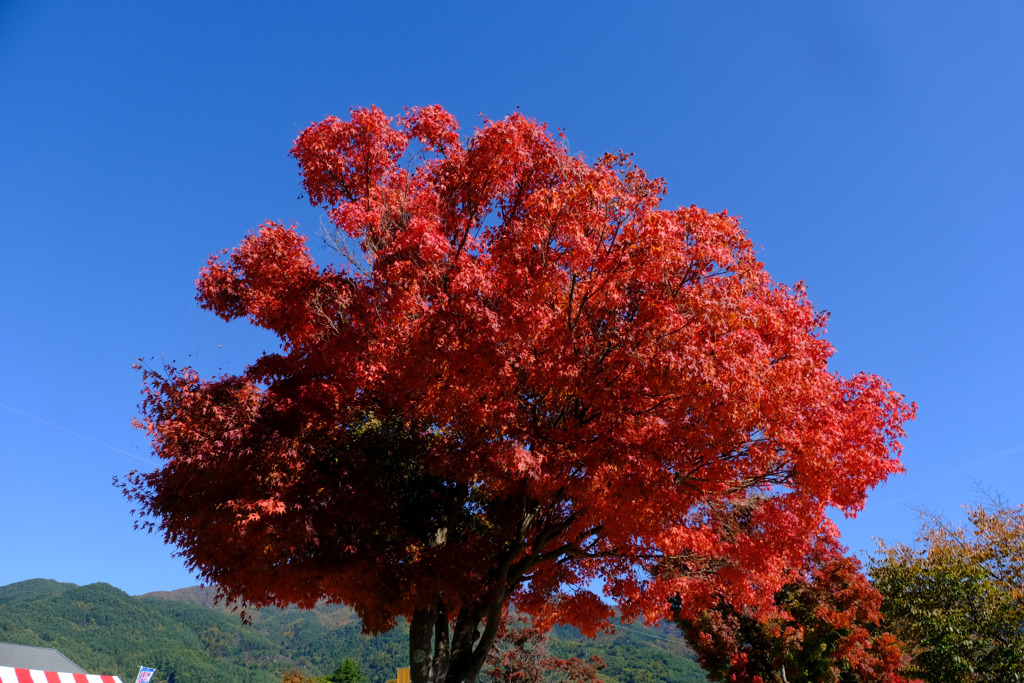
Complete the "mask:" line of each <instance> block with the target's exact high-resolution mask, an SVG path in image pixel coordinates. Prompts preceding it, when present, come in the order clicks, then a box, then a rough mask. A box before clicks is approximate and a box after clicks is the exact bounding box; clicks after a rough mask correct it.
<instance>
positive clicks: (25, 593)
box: [0, 579, 706, 683]
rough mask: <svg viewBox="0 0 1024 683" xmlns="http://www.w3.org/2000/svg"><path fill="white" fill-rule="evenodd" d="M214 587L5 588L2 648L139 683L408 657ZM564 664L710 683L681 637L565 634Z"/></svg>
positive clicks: (622, 630)
mask: <svg viewBox="0 0 1024 683" xmlns="http://www.w3.org/2000/svg"><path fill="white" fill-rule="evenodd" d="M213 598H214V590H213V589H210V588H202V587H195V588H184V589H181V590H177V591H169V592H162V593H150V594H148V595H143V596H139V597H132V596H130V595H128V594H127V593H125V592H124V591H121V590H118V589H117V588H114V587H113V586H110V585H108V584H105V583H94V584H91V585H88V586H76V585H74V584H69V583H58V582H56V581H50V580H45V579H33V580H31V581H23V582H20V583H15V584H11V585H9V586H4V587H0V641H3V642H10V643H18V644H21V645H36V646H40V647H53V648H56V649H58V650H60V651H61V652H63V653H64V654H65V655H67V656H68V657H70V658H71V659H73V660H75V661H76V662H77V663H78V664H79V665H81V666H82V667H84V668H85V669H86V670H87V671H93V672H102V673H116V674H118V675H119V676H120V677H121V678H122V680H124V681H132V680H135V674H136V673H137V672H138V668H139V666H151V667H154V668H156V669H157V674H156V676H155V677H154V679H153V680H154V682H155V683H220V682H222V681H223V682H225V683H278V682H279V681H280V680H281V677H282V675H283V673H284V672H286V671H288V670H292V669H298V670H300V671H303V672H305V673H307V674H308V675H315V676H323V675H327V674H328V673H330V672H331V671H333V670H334V668H335V666H337V664H338V663H339V662H340V661H341V660H342V659H344V658H346V657H348V658H351V659H352V660H354V661H355V662H357V663H359V664H360V666H361V667H362V670H363V672H364V673H365V674H366V679H367V682H368V683H384V681H386V680H388V679H390V678H393V677H394V675H395V669H396V668H397V667H398V666H404V665H406V662H407V657H408V654H407V653H408V650H407V648H408V644H407V643H408V640H407V639H408V627H407V626H406V625H405V624H401V623H400V624H399V625H398V626H396V627H395V629H393V630H392V631H390V632H389V633H386V634H384V635H381V636H377V637H369V636H366V635H363V634H362V632H361V627H360V623H359V620H358V619H357V618H356V616H355V614H354V613H353V612H352V610H350V609H349V608H347V607H343V606H339V605H327V604H322V605H320V606H318V607H317V608H316V609H313V610H299V609H297V608H294V607H293V608H287V609H277V608H265V609H259V610H251V611H250V612H248V616H249V618H250V620H251V621H250V623H249V624H247V625H245V624H242V622H241V619H240V618H239V615H237V614H235V613H232V611H231V610H230V609H229V608H227V607H224V606H223V605H215V604H214V599H213ZM551 650H552V652H553V653H554V654H556V655H558V656H561V657H569V656H572V655H574V654H577V655H580V656H584V657H589V656H590V655H592V654H599V655H600V656H601V657H602V658H603V659H604V660H605V661H606V662H607V664H608V667H607V669H605V671H604V672H603V674H604V676H603V678H604V680H606V681H607V683H661V682H665V683H667V682H669V681H673V682H684V683H697V682H698V681H701V682H702V681H705V680H706V678H705V677H704V674H703V673H702V672H701V670H700V668H699V667H698V666H697V665H696V664H695V663H694V661H693V653H692V651H691V650H690V649H689V648H688V647H687V646H686V644H685V641H683V639H682V638H681V637H680V636H679V633H678V631H676V630H675V629H674V628H670V627H666V628H662V629H645V628H643V627H642V626H638V625H629V626H620V627H619V628H618V630H617V631H616V633H614V634H604V635H601V636H598V638H597V639H596V640H594V641H590V640H587V639H586V638H583V637H582V636H580V634H579V633H578V632H577V631H575V630H574V629H569V628H562V627H559V628H558V629H556V630H555V632H554V633H553V634H552V641H551Z"/></svg>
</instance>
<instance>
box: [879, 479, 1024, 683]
mask: <svg viewBox="0 0 1024 683" xmlns="http://www.w3.org/2000/svg"><path fill="white" fill-rule="evenodd" d="M870 574H871V578H872V581H873V582H874V585H875V586H876V587H877V588H878V590H879V591H880V592H881V593H882V595H884V596H885V600H884V601H883V603H882V612H883V615H884V617H885V621H886V624H887V627H888V628H891V629H892V630H893V632H894V633H897V634H898V635H899V636H900V637H901V638H903V639H904V640H905V641H906V642H907V643H909V644H910V645H911V646H912V648H911V651H910V652H911V654H912V656H913V659H912V661H911V666H910V667H909V669H908V671H909V672H910V673H912V674H914V675H918V676H921V677H922V678H924V679H926V680H927V681H929V682H930V683H932V682H934V683H946V682H947V681H948V682H949V683H953V682H956V683H961V682H963V683H974V682H978V683H981V682H988V681H991V682H992V683H995V682H996V681H1016V680H1021V679H1024V505H1021V506H1016V507H1014V506H1010V505H1007V504H1005V503H1004V502H1003V501H1001V500H999V499H995V500H992V501H990V503H988V504H981V505H974V506H969V507H968V508H967V524H966V525H963V526H959V525H955V524H953V523H951V522H949V521H947V520H944V519H942V518H941V517H938V516H933V515H926V516H925V523H924V526H923V528H922V530H921V534H920V536H919V538H918V544H917V546H908V545H904V544H897V545H895V546H885V545H884V544H883V545H882V546H881V553H880V555H879V556H878V557H876V558H875V559H874V560H873V562H872V564H871V567H870Z"/></svg>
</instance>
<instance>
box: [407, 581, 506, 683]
mask: <svg viewBox="0 0 1024 683" xmlns="http://www.w3.org/2000/svg"><path fill="white" fill-rule="evenodd" d="M501 597H504V596H501ZM503 607H504V600H502V599H500V598H498V599H495V600H493V601H492V602H490V603H489V604H484V603H480V604H478V605H476V606H474V607H473V608H471V609H470V608H465V609H462V610H459V614H458V616H457V617H456V619H455V623H454V624H453V625H452V629H451V632H450V633H449V623H448V614H447V610H446V608H445V605H444V603H443V602H442V601H441V600H440V599H438V600H437V602H436V603H435V607H434V608H432V609H423V610H417V611H416V612H415V613H414V614H413V617H412V621H411V622H410V624H409V674H410V678H411V680H412V683H473V682H474V681H476V678H477V676H479V675H480V670H481V669H483V665H484V662H486V661H487V654H488V653H489V652H490V650H491V647H493V645H494V640H495V638H496V637H497V635H498V627H499V625H500V621H501V612H502V608H503ZM481 627H482V629H481Z"/></svg>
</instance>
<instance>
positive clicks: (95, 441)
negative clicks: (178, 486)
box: [0, 403, 153, 465]
mask: <svg viewBox="0 0 1024 683" xmlns="http://www.w3.org/2000/svg"><path fill="white" fill-rule="evenodd" d="M0 408H6V409H7V410H9V411H11V412H12V413H17V414H18V415H22V416H24V417H27V418H29V419H31V420H35V421H36V422H42V423H43V424H44V425H49V426H50V427H53V428H54V429H59V430H60V431H62V432H67V433H68V434H71V435H72V436H77V437H78V438H79V439H85V440H86V441H92V442H93V443H94V444H96V445H98V446H103V447H104V448H109V449H110V450H112V451H117V452H118V453H122V454H124V455H127V456H128V457H129V458H135V459H136V460H141V461H142V462H145V463H148V464H150V465H152V464H153V462H152V461H151V460H149V459H147V458H143V457H142V456H139V455H135V454H134V453H129V452H128V451H125V450H121V449H120V448H117V447H116V446H111V445H110V444H109V443H103V442H102V441H99V440H98V439H94V438H92V437H91V436H86V435H85V434H79V433H78V432H74V431H71V430H70V429H68V428H67V427H61V426H60V425H59V424H54V423H52V422H50V421H49V420H44V419H43V418H41V417H36V416H35V415H29V414H28V413H26V412H25V411H23V410H18V409H17V408H12V407H10V406H8V405H4V404H3V403H0Z"/></svg>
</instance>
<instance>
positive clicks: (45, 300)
mask: <svg viewBox="0 0 1024 683" xmlns="http://www.w3.org/2000/svg"><path fill="white" fill-rule="evenodd" d="M627 5H628V6H627ZM1022 35H1024V2H1021V0H1005V1H994V0H993V1H989V0H978V1H977V2H968V3H965V2H935V1H934V0H933V1H930V2H921V1H911V2H891V1H889V0H885V1H865V0H858V1H852V0H837V1H833V2H818V1H815V2H810V1H808V2H782V3H764V2H760V1H755V0H747V1H743V0H737V1H735V2H635V3H619V2H614V3H613V2H607V3H602V2H577V3H569V2H566V3H560V2H519V3H484V2H472V3H469V2H465V3H456V2H447V3H446V2H437V3H433V2H429V3H428V2H391V3H346V2H331V3H327V2H324V3H319V4H313V3H301V2H295V3H277V2H275V3H261V2H253V1H250V2H244V3H242V2H237V3H231V2H225V3H213V2H202V3H200V2H176V3H149V2H137V1H136V2H95V3H87V2H51V1H49V0H31V1H30V0H23V1H18V0H14V1H13V2H12V1H11V0H6V1H5V0H0V209H2V215H3V218H4V220H3V225H4V227H3V241H2V251H0V253H2V258H3V267H2V268H0V292H2V298H0V302H2V303H0V326H2V327H0V330H2V334H0V404H2V406H3V407H2V408H0V490H2V493H0V547H2V548H3V549H4V551H3V555H4V561H3V562H0V585H4V584H7V583H11V582H14V581H20V580H24V579H29V578H34V577H45V578H54V579H58V580H61V581H71V582H75V583H79V584H83V583H90V582H93V581H106V582H108V583H111V584H113V585H115V586H118V587H120V588H123V589H125V590H127V591H128V592H130V593H142V592H147V591H152V590H165V589H172V588H177V587H181V586H185V585H191V584H192V583H194V581H193V579H192V577H190V576H189V575H188V574H187V573H186V572H185V571H184V569H183V568H182V566H181V563H180V561H178V560H176V559H174V558H173V557H172V556H171V550H170V549H169V548H167V547H165V546H163V545H162V543H161V542H160V541H159V539H157V538H156V537H152V536H146V535H145V534H142V533H138V532H134V531H133V530H132V517H131V515H130V514H129V506H128V504H127V503H126V502H125V501H124V500H123V499H122V498H121V497H120V495H119V493H118V491H117V490H116V489H115V488H113V487H112V486H111V477H112V476H114V475H120V474H124V473H125V472H127V471H128V470H130V469H132V468H136V467H138V468H152V467H153V466H154V465H153V462H152V461H151V459H150V458H149V455H148V450H147V444H146V440H145V438H144V437H143V435H142V434H141V433H139V432H137V431H135V430H133V429H132V428H131V426H130V420H131V418H132V416H133V415H134V414H135V410H136V403H137V401H138V395H139V386H140V378H139V376H138V374H137V373H135V372H134V371H132V370H131V368H130V366H131V364H132V362H133V361H134V360H135V358H136V357H138V356H145V357H152V356H155V357H157V358H159V357H160V355H161V354H166V358H167V359H169V360H171V359H173V360H176V361H178V362H179V363H182V362H193V363H195V364H196V365H197V366H198V367H199V368H200V369H201V370H202V371H204V372H207V373H212V372H213V371H215V370H216V369H217V368H218V367H225V368H227V369H238V368H240V367H241V366H242V364H244V363H245V362H247V361H249V360H251V359H252V358H253V357H254V356H255V354H256V353H257V350H258V349H260V348H262V347H263V346H265V345H266V344H268V343H270V342H271V340H269V339H268V338H266V337H264V336H260V335H256V334H253V333H251V332H250V331H248V330H247V329H246V328H245V327H244V325H241V324H239V325H226V324H224V323H222V322H220V321H219V320H217V319H216V318H214V317H213V316H212V315H211V314H209V313H206V312H203V311H201V310H199V309H198V307H197V306H196V305H195V303H194V301H193V295H194V291H193V282H194V280H195V278H196V275H197V272H198V270H199V268H200V266H201V265H202V264H203V263H204V261H205V259H206V257H207V255H208V254H210V253H211V252H214V251H217V250H219V249H221V248H223V247H231V246H234V245H235V244H237V243H238V241H239V240H240V239H241V238H242V237H243V236H244V235H245V234H246V232H247V231H249V230H250V229H252V228H254V227H255V226H257V225H258V224H259V223H260V222H262V221H263V220H265V219H281V220H288V219H295V220H298V221H299V222H300V223H301V225H302V226H303V227H304V228H306V229H307V230H308V231H309V232H310V233H311V234H315V232H316V229H317V225H318V222H319V220H320V216H319V213H318V212H317V211H315V210H313V209H312V208H310V207H309V206H308V205H307V204H305V203H304V202H303V201H301V200H299V199H298V195H299V181H298V175H297V171H296V166H295V164H294V162H293V161H292V160H291V159H289V158H288V156H287V151H288V149H289V147H290V145H291V142H292V140H293V139H294V138H295V136H296V135H297V133H298V132H299V131H300V130H301V129H302V128H304V127H305V126H306V125H308V124H309V123H310V122H312V121H315V120H319V119H321V118H323V117H324V116H327V115H329V114H337V115H345V114H346V113H347V112H348V110H349V108H350V107H353V106H366V105H371V104H375V105H378V106H380V107H382V108H383V109H384V110H385V111H387V112H389V113H398V112H399V111H400V109H401V108H402V107H403V106H406V105H426V104H432V103H440V104H442V105H444V106H445V107H447V108H449V109H450V110H451V111H453V112H454V113H455V114H456V115H457V116H458V117H459V118H460V120H461V121H462V122H463V123H464V125H466V126H467V127H468V126H473V125H474V124H475V122H476V121H477V118H476V117H477V114H478V112H484V113H486V114H487V115H489V116H490V117H492V118H499V117H502V116H504V115H505V114H507V113H508V112H510V111H512V110H513V109H515V107H517V106H518V107H520V109H521V111H523V112H524V113H526V114H528V115H530V116H533V117H535V118H537V119H539V120H542V121H546V122H548V123H549V124H551V125H552V126H554V127H560V128H564V129H565V131H566V133H567V135H568V139H569V143H570V145H571V147H572V149H573V150H574V151H581V152H583V153H585V154H586V155H587V156H588V157H589V158H594V157H596V156H597V155H599V154H601V153H602V152H604V151H606V150H617V149H620V148H621V149H624V150H627V151H632V152H635V153H636V159H637V161H638V163H639V164H640V165H641V166H642V167H643V168H645V169H646V170H647V171H648V172H649V173H650V174H652V175H656V176H663V177H665V178H666V180H667V182H668V187H669V198H668V204H670V205H673V206H674V205H679V204H691V203H695V204H698V205H700V206H704V207H707V208H709V209H711V210H720V209H728V210H729V211H730V212H731V213H736V214H740V215H741V216H742V217H743V221H744V225H745V227H746V228H747V230H748V231H749V233H750V234H751V236H752V237H753V239H754V241H755V242H757V243H758V244H759V245H761V248H762V257H763V260H764V261H765V263H766V264H767V267H768V269H769V270H770V271H771V272H772V274H773V275H774V276H775V277H776V279H778V280H781V281H783V282H788V283H792V282H795V281H797V280H800V279H803V280H805V281H806V282H807V287H808V290H809V292H810V295H811V297H812V299H813V300H814V301H815V303H816V304H817V305H818V306H819V307H820V308H823V309H827V310H829V311H831V312H832V319H831V324H830V326H829V338H830V340H831V341H832V343H833V344H834V345H835V347H836V348H837V349H838V353H837V354H836V356H835V358H834V363H833V367H834V368H835V369H837V370H839V371H840V372H842V373H844V374H849V373H852V372H856V371H859V370H867V371H870V372H873V373H876V374H880V375H882V376H884V377H886V378H888V379H889V380H891V381H892V383H893V384H894V385H895V387H896V388H897V389H898V390H899V391H901V392H903V393H904V394H906V395H907V396H908V397H909V398H910V399H912V400H915V401H917V403H918V404H919V406H920V408H919V417H918V419H917V421H916V422H915V423H913V424H912V425H911V426H910V429H909V436H908V438H907V440H906V452H905V463H906V467H907V470H908V472H907V474H906V475H903V476H900V477H896V478H895V479H893V480H892V481H891V482H890V483H889V484H887V485H886V486H884V487H882V488H880V489H878V490H876V491H874V492H873V494H872V496H871V498H870V499H869V502H868V507H867V509H866V510H865V511H864V512H863V513H862V515H861V516H860V517H859V518H858V519H857V520H855V521H852V522H844V523H843V525H842V528H843V530H844V537H845V539H846V541H847V543H848V544H849V545H850V546H851V547H852V548H853V549H854V550H866V549H871V548H872V547H873V545H874V544H873V541H872V537H875V536H877V537H882V538H884V539H886V540H887V541H891V542H892V541H910V540H912V539H913V536H914V532H915V530H916V528H917V526H918V522H917V518H916V515H915V513H914V512H913V511H912V510H911V508H910V506H912V505H920V506H925V507H927V508H929V509H931V510H934V511H937V512H943V513H946V514H949V515H953V516H958V515H959V513H960V507H959V506H960V505H961V504H962V503H964V502H969V501H971V500H975V499H977V494H976V492H975V491H974V489H973V486H974V482H979V483H981V484H982V485H990V486H993V487H996V488H998V489H999V490H1001V491H1002V492H1003V493H1004V494H1006V496H1007V497H1008V498H1009V499H1010V500H1012V501H1015V502H1017V501H1024V478H1022V474H1024V467H1022V461H1024V422H1022V418H1024V410H1022V409H1024V391H1022V387H1024V361H1022V355H1021V344H1022V336H1024V323H1022V317H1024V267H1022V266H1021V263H1020V259H1021V257H1022V254H1024V236H1022V235H1024V88H1022V84H1024V41H1022V39H1021V36H1022ZM316 253H317V254H318V255H319V256H320V257H321V258H324V259H326V258H328V255H327V254H326V253H325V252H323V251H321V250H320V249H319V247H318V248H317V250H316ZM30 416H31V417H30ZM41 420H42V421H41ZM44 421H45V422H44Z"/></svg>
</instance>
